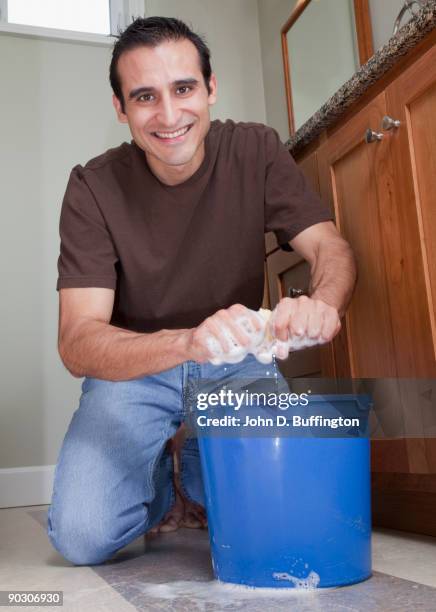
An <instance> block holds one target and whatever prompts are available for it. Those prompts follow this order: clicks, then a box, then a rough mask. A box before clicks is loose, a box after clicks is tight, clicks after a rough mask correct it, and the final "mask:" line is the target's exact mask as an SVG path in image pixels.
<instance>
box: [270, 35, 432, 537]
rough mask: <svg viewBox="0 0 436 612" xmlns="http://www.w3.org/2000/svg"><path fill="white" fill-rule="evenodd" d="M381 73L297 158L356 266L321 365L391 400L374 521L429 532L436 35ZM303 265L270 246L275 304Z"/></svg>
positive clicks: (377, 442) (376, 477)
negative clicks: (368, 382)
mask: <svg viewBox="0 0 436 612" xmlns="http://www.w3.org/2000/svg"><path fill="white" fill-rule="evenodd" d="M383 83H384V85H383ZM383 83H378V84H377V86H376V87H375V89H374V88H373V90H372V93H371V91H369V92H368V94H367V96H366V99H361V100H360V101H359V103H358V104H357V105H356V110H355V111H354V112H349V113H348V114H347V117H346V118H345V119H343V122H342V124H341V123H340V124H339V125H336V126H334V128H332V129H330V130H329V131H327V132H326V133H324V136H323V138H321V139H320V142H321V144H319V146H318V148H316V150H315V151H314V152H312V153H311V155H310V156H309V157H306V158H305V159H304V162H303V163H301V167H302V168H303V170H304V171H305V172H306V174H308V175H309V173H310V175H311V177H312V183H313V184H314V185H315V187H316V188H318V189H319V191H320V193H321V197H322V198H323V200H324V201H325V202H326V203H327V204H328V205H329V206H331V208H332V209H333V210H334V213H335V218H336V225H337V227H338V229H339V230H340V232H341V233H342V235H343V236H344V237H345V238H346V239H347V240H348V241H349V242H350V244H351V245H352V247H353V250H354V252H355V254H356V259H357V265H358V281H357V284H356V289H355V292H354V295H353V298H352V301H351V304H350V307H349V309H348V311H347V313H346V315H345V319H344V320H343V329H342V330H341V333H340V334H339V335H338V336H337V337H336V338H335V340H334V341H333V342H332V343H330V345H329V347H328V349H329V351H330V353H326V359H325V360H324V362H322V360H321V353H319V354H318V362H316V363H318V364H319V368H320V370H319V371H320V372H321V374H322V375H323V376H334V377H336V378H341V377H350V376H351V377H352V378H365V379H372V385H373V388H374V391H375V392H376V393H377V395H378V397H380V398H381V400H380V401H381V402H382V403H383V394H384V396H385V401H386V407H387V406H388V404H389V403H390V404H391V406H392V413H391V415H390V418H391V425H392V424H394V425H397V426H398V427H397V428H396V433H394V434H392V435H388V436H385V438H384V439H374V440H373V441H372V471H373V495H372V498H373V519H374V524H375V525H382V526H386V527H393V528H398V529H405V530H410V531H417V532H420V533H427V534H430V535H436V389H434V388H433V387H435V379H436V360H435V356H436V311H435V309H436V195H435V194H436V44H433V46H428V45H427V47H423V49H422V53H421V52H420V55H418V54H417V55H416V56H414V58H413V61H412V60H411V59H410V58H409V59H408V60H407V63H406V64H405V68H404V70H403V71H402V72H401V71H400V70H399V68H398V67H397V68H396V69H395V71H394V75H393V76H391V77H389V76H388V77H386V79H385V81H384V82H383ZM382 85H383V86H382ZM384 117H390V118H391V119H393V120H395V121H399V125H398V124H397V127H392V128H391V129H386V127H387V126H386V124H385V126H384V127H383V125H382V123H383V118H384ZM368 129H370V130H372V131H373V132H374V133H375V137H374V138H373V140H372V142H367V141H366V138H365V135H366V132H367V130H368ZM377 135H379V136H377ZM314 160H316V165H315V163H314ZM297 162H298V159H297ZM301 269H302V268H301V262H300V261H299V260H298V258H297V256H296V255H295V254H289V253H283V252H281V251H280V252H277V251H272V253H271V254H270V255H269V256H268V275H269V289H270V296H271V299H272V305H274V300H277V299H279V298H280V297H281V296H283V295H285V294H286V291H287V288H288V287H289V285H294V284H295V283H297V282H300V283H301V282H302V281H301V278H300V274H301ZM306 281H307V279H306ZM303 284H304V283H303ZM323 348H324V347H323ZM325 348H327V347H325ZM297 355H298V353H297ZM323 363H324V364H325V365H324V367H323ZM314 368H315V366H313V369H314ZM290 375H292V374H290ZM423 402H424V403H425V404H426V406H424V405H423ZM382 407H383V409H384V408H385V406H384V405H383V406H382ZM424 413H425V414H426V417H425V418H426V420H424V416H423V415H424ZM386 414H387V411H384V418H386ZM432 424H433V425H434V426H433V428H431V425H432ZM386 429H387V430H389V427H387V428H386ZM394 429H395V428H393V427H391V428H390V430H391V431H393V430H394Z"/></svg>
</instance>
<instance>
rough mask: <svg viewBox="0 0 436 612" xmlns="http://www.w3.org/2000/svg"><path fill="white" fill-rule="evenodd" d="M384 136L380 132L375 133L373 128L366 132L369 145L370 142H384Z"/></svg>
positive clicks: (366, 140)
mask: <svg viewBox="0 0 436 612" xmlns="http://www.w3.org/2000/svg"><path fill="white" fill-rule="evenodd" d="M383 136H384V134H381V133H379V132H374V130H371V128H368V129H367V130H366V132H365V142H366V143H367V144H369V143H370V142H377V140H383Z"/></svg>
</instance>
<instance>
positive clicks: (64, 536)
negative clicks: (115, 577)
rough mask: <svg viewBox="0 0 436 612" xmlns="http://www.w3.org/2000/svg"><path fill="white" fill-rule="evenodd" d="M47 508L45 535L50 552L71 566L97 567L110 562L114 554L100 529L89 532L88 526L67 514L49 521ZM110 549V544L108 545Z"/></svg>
mask: <svg viewBox="0 0 436 612" xmlns="http://www.w3.org/2000/svg"><path fill="white" fill-rule="evenodd" d="M50 510H52V506H50V509H49V514H48V521H47V535H48V537H49V539H50V542H51V543H52V545H53V546H54V548H55V549H56V550H57V551H58V552H59V553H60V554H61V555H62V556H63V557H64V558H65V559H67V561H70V562H71V563H73V564H74V565H100V564H101V563H104V562H105V561H107V560H108V559H110V558H111V557H112V556H113V554H114V553H115V550H113V548H111V539H110V537H109V535H108V534H105V532H104V530H103V529H102V528H101V526H100V529H97V528H95V527H93V528H92V529H91V528H90V524H89V522H87V521H86V520H83V519H81V518H80V517H79V516H74V515H72V514H70V513H62V514H61V515H58V514H56V516H55V517H53V512H50ZM112 545H113V541H112Z"/></svg>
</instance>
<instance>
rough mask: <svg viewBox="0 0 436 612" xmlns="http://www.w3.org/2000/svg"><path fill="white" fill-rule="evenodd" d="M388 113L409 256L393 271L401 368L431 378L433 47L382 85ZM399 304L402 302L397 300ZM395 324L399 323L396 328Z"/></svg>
mask: <svg viewBox="0 0 436 612" xmlns="http://www.w3.org/2000/svg"><path fill="white" fill-rule="evenodd" d="M386 102H387V110H388V114H389V116H390V117H391V118H393V119H397V120H399V121H400V126H399V127H398V128H393V129H391V130H389V131H388V132H386V138H388V139H389V140H390V142H391V149H392V158H393V164H394V173H395V174H394V179H395V184H396V186H397V189H396V192H397V209H398V214H399V216H400V222H401V231H402V236H401V240H402V243H403V244H405V245H407V246H408V257H407V259H405V260H404V262H403V267H402V268H399V269H398V270H397V275H398V282H399V283H400V282H401V284H402V288H403V292H404V296H405V297H406V296H407V304H406V305H405V307H403V308H402V309H401V308H400V310H399V312H398V313H397V314H396V319H398V324H399V325H401V322H403V323H404V320H406V321H407V320H409V321H411V322H413V325H406V326H405V327H404V326H402V333H401V339H402V341H403V347H402V352H401V355H400V357H401V363H400V373H401V375H403V376H410V375H411V374H410V372H413V373H414V374H415V375H416V376H428V377H434V376H435V375H436V369H435V355H436V322H435V308H436V195H435V194H436V46H434V47H432V48H431V49H430V50H429V51H427V53H425V54H424V55H423V56H421V57H420V58H419V59H418V60H417V61H416V62H415V63H414V64H413V66H412V67H411V68H409V69H408V70H406V71H405V72H404V73H403V74H402V75H401V76H400V77H399V78H397V79H396V80H395V81H394V82H393V83H392V84H391V85H390V86H389V87H388V88H387V90H386ZM398 306H399V307H400V305H398ZM398 329H399V327H398Z"/></svg>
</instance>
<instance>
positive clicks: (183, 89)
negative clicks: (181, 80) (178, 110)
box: [177, 85, 191, 96]
mask: <svg viewBox="0 0 436 612" xmlns="http://www.w3.org/2000/svg"><path fill="white" fill-rule="evenodd" d="M190 91H191V87H189V85H182V87H178V88H177V93H179V94H182V96H183V94H186V93H188V92H190Z"/></svg>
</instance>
